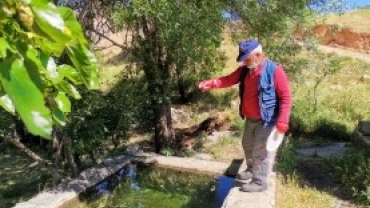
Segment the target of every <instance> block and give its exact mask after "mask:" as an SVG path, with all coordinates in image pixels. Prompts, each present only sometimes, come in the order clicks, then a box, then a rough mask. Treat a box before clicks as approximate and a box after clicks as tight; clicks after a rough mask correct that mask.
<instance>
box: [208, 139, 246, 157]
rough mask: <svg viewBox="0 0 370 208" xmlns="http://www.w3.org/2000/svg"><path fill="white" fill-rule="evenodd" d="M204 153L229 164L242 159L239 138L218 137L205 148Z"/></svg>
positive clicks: (242, 154)
mask: <svg viewBox="0 0 370 208" xmlns="http://www.w3.org/2000/svg"><path fill="white" fill-rule="evenodd" d="M205 151H206V152H208V153H210V154H212V155H213V156H214V158H215V159H216V160H217V161H221V162H231V161H233V160H234V159H239V158H243V157H244V153H243V148H242V144H241V138H239V137H229V136H224V137H220V138H219V139H218V141H217V142H216V143H214V144H212V145H210V146H208V147H205Z"/></svg>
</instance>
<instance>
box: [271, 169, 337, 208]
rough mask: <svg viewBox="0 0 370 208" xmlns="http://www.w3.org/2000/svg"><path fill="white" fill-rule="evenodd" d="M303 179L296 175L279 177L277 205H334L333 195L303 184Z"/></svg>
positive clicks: (286, 207) (324, 207)
mask: <svg viewBox="0 0 370 208" xmlns="http://www.w3.org/2000/svg"><path fill="white" fill-rule="evenodd" d="M301 181H302V179H301V178H300V177H299V176H298V175H296V174H294V173H293V174H292V175H289V176H288V177H287V178H284V177H283V176H282V175H279V176H278V178H277V184H276V185H277V191H276V207H284V208H297V207H299V208H312V207H315V208H327V207H333V205H334V204H333V201H334V199H333V197H332V196H331V195H330V194H328V193H326V192H323V191H319V190H317V189H315V188H312V187H308V186H302V185H301Z"/></svg>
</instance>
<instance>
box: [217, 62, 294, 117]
mask: <svg viewBox="0 0 370 208" xmlns="http://www.w3.org/2000/svg"><path fill="white" fill-rule="evenodd" d="M241 70H242V67H239V68H238V69H236V70H235V71H234V72H233V73H231V74H229V75H227V76H224V77H219V78H216V79H215V82H214V83H215V86H214V87H216V88H226V87H230V86H232V85H234V84H237V83H239V77H240V71H241ZM261 73H262V67H261V66H260V67H257V68H256V69H254V70H252V71H251V73H250V74H248V75H247V76H246V78H245V81H244V87H245V88H244V93H243V106H242V114H243V116H245V117H247V118H251V119H260V118H261V115H260V107H259V102H258V85H259V78H260V76H261ZM274 83H275V90H276V93H277V97H278V99H279V104H280V105H279V108H280V109H279V115H278V119H277V123H285V124H288V123H289V117H290V111H291V106H292V98H291V97H292V96H291V92H290V86H289V81H288V78H287V75H286V73H285V72H284V70H283V68H282V67H281V66H280V65H277V67H276V70H275V77H274Z"/></svg>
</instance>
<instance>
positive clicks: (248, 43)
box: [236, 40, 260, 62]
mask: <svg viewBox="0 0 370 208" xmlns="http://www.w3.org/2000/svg"><path fill="white" fill-rule="evenodd" d="M259 45H260V43H259V42H258V41H256V40H244V41H242V42H241V43H240V44H239V56H238V58H236V61H238V62H242V61H245V59H247V57H248V56H249V54H251V52H252V51H253V50H254V49H256V48H257V47H258V46H259Z"/></svg>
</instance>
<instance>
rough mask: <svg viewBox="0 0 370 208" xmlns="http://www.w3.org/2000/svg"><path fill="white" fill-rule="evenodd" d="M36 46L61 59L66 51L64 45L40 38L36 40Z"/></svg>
mask: <svg viewBox="0 0 370 208" xmlns="http://www.w3.org/2000/svg"><path fill="white" fill-rule="evenodd" d="M34 46H35V47H36V48H40V49H41V50H42V51H44V52H46V53H48V54H50V55H54V56H56V57H60V56H61V55H62V53H63V51H64V45H63V44H62V43H59V42H53V41H50V40H48V39H46V38H43V37H40V36H38V37H35V38H34Z"/></svg>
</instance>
